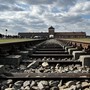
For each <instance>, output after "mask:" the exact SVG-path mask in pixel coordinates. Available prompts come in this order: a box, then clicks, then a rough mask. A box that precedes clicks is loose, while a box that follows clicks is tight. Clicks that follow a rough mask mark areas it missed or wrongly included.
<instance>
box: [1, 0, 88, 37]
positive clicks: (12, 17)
mask: <svg viewBox="0 0 90 90" xmlns="http://www.w3.org/2000/svg"><path fill="white" fill-rule="evenodd" d="M50 26H53V27H54V28H55V31H56V32H81V31H82V32H86V34H87V35H90V0H0V33H1V34H5V29H7V30H8V32H7V34H8V35H17V34H18V32H47V31H48V27H50Z"/></svg>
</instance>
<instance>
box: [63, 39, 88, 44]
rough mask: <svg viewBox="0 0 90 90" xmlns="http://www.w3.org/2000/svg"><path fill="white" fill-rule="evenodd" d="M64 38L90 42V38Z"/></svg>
mask: <svg viewBox="0 0 90 90" xmlns="http://www.w3.org/2000/svg"><path fill="white" fill-rule="evenodd" d="M64 40H71V41H78V42H86V43H90V38H72V39H64Z"/></svg>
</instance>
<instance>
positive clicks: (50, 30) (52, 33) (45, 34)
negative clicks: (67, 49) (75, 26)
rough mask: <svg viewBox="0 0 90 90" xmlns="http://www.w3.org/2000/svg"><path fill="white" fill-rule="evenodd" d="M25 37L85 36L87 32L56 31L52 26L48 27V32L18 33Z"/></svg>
mask: <svg viewBox="0 0 90 90" xmlns="http://www.w3.org/2000/svg"><path fill="white" fill-rule="evenodd" d="M18 35H19V36H20V37H23V38H85V37H86V33H85V32H55V28H53V27H52V26H51V27H49V28H48V32H23V33H22V32H21V33H18Z"/></svg>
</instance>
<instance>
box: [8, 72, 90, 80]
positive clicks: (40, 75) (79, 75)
mask: <svg viewBox="0 0 90 90" xmlns="http://www.w3.org/2000/svg"><path fill="white" fill-rule="evenodd" d="M7 78H34V79H35V78H38V79H47V78H52V79H53V78H90V73H12V76H8V77H7Z"/></svg>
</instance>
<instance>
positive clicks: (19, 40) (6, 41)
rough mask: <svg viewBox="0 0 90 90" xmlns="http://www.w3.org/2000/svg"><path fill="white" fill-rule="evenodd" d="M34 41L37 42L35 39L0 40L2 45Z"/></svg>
mask: <svg viewBox="0 0 90 90" xmlns="http://www.w3.org/2000/svg"><path fill="white" fill-rule="evenodd" d="M32 40H35V39H17V38H15V39H6V38H5V39H0V44H1V43H12V42H22V41H32Z"/></svg>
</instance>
